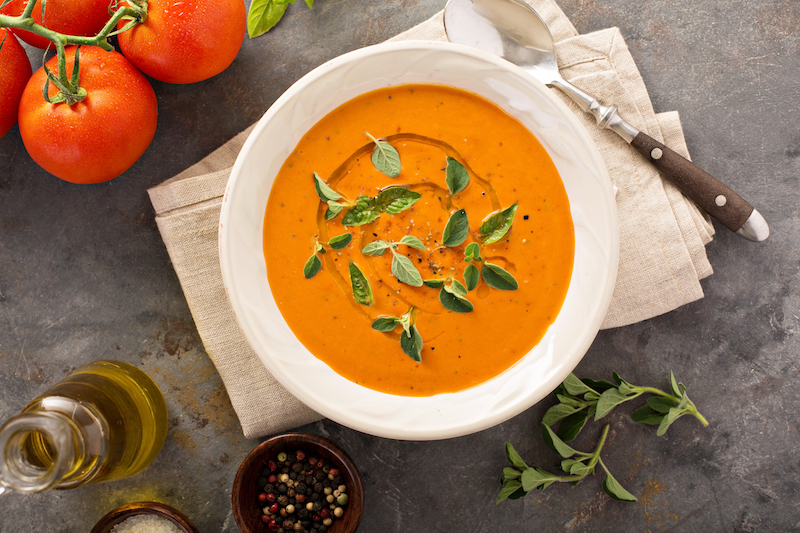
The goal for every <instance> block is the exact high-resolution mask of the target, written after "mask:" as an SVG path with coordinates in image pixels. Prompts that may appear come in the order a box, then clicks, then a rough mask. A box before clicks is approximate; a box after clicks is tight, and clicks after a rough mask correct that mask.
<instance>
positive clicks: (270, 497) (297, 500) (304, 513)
mask: <svg viewBox="0 0 800 533" xmlns="http://www.w3.org/2000/svg"><path fill="white" fill-rule="evenodd" d="M258 486H259V487H260V488H261V490H260V491H259V493H258V503H259V506H260V507H261V508H262V510H263V513H264V514H262V515H261V519H262V520H263V521H264V522H265V523H266V524H267V527H268V528H269V530H270V531H275V532H276V533H325V532H326V531H328V529H329V528H330V527H331V525H332V524H333V522H334V521H335V520H337V519H339V518H341V517H342V515H344V509H345V507H346V506H347V501H348V495H347V487H346V486H345V484H344V480H343V478H342V475H341V471H340V470H339V469H338V468H337V467H336V465H334V464H332V463H330V462H329V461H328V460H326V459H324V458H321V457H314V456H312V455H306V453H305V452H303V451H301V450H297V451H294V452H288V453H287V452H281V453H279V454H278V455H277V457H275V458H274V459H270V460H268V461H266V463H265V466H264V469H263V470H262V471H261V477H259V478H258Z"/></svg>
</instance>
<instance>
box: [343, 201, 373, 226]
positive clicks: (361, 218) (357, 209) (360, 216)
mask: <svg viewBox="0 0 800 533" xmlns="http://www.w3.org/2000/svg"><path fill="white" fill-rule="evenodd" d="M379 216H381V212H380V211H379V210H377V209H376V208H375V206H374V204H373V202H372V199H371V198H370V197H369V196H364V195H363V194H362V195H359V197H358V198H357V199H356V205H355V206H353V207H351V208H350V209H348V210H347V213H345V214H344V218H342V224H344V225H345V226H362V225H364V224H369V223H370V222H372V221H374V220H377V219H378V217H379Z"/></svg>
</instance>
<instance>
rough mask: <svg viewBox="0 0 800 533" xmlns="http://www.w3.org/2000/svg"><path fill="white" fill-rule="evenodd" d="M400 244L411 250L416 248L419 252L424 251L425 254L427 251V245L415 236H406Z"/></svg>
mask: <svg viewBox="0 0 800 533" xmlns="http://www.w3.org/2000/svg"><path fill="white" fill-rule="evenodd" d="M398 244H405V245H406V246H408V247H410V248H416V249H417V250H422V251H423V252H424V251H425V250H426V248H425V244H424V243H423V242H422V241H421V240H419V239H418V238H417V237H414V236H413V235H405V236H404V237H403V238H402V239H400V241H399V242H398Z"/></svg>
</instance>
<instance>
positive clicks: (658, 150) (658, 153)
mask: <svg viewBox="0 0 800 533" xmlns="http://www.w3.org/2000/svg"><path fill="white" fill-rule="evenodd" d="M662 155H664V152H662V151H661V148H653V151H652V152H650V157H652V158H653V159H661V156H662Z"/></svg>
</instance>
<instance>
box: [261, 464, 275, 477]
mask: <svg viewBox="0 0 800 533" xmlns="http://www.w3.org/2000/svg"><path fill="white" fill-rule="evenodd" d="M271 473H272V471H271V470H270V469H269V467H268V466H265V467H264V469H263V470H262V471H261V475H262V476H264V477H269V475H270V474H271Z"/></svg>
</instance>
